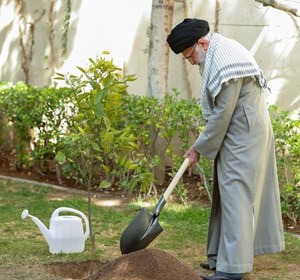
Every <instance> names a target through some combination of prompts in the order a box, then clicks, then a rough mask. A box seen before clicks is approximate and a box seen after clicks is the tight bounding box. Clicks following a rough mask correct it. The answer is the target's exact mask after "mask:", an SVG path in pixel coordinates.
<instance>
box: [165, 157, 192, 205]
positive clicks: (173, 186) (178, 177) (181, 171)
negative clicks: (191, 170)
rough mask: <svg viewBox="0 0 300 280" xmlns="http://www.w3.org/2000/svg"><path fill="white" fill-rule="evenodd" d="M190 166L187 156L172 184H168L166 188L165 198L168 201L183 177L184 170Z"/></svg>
mask: <svg viewBox="0 0 300 280" xmlns="http://www.w3.org/2000/svg"><path fill="white" fill-rule="evenodd" d="M188 166H189V159H188V158H186V159H185V160H184V161H183V163H182V164H181V166H180V168H179V170H178V171H177V173H176V174H175V176H174V177H173V179H172V181H171V183H170V185H169V186H168V188H167V189H166V190H165V192H164V194H163V196H164V199H165V200H166V201H167V200H168V198H169V196H170V194H171V193H172V191H173V190H174V188H175V187H176V185H177V183H178V182H179V180H180V179H181V177H182V175H183V173H184V171H185V170H186V169H187V167H188Z"/></svg>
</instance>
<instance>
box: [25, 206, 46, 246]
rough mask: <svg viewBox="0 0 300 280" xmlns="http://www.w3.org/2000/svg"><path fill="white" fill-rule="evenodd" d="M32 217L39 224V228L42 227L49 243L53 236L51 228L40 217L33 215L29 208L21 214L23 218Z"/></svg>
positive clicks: (41, 229)
mask: <svg viewBox="0 0 300 280" xmlns="http://www.w3.org/2000/svg"><path fill="white" fill-rule="evenodd" d="M27 217H29V218H31V220H32V221H34V222H35V223H36V225H37V226H38V228H39V229H40V231H41V232H42V234H43V236H44V237H45V239H46V240H47V242H48V243H49V240H50V238H51V234H50V231H49V229H48V228H47V227H46V226H45V225H44V224H43V223H42V222H41V221H40V219H38V218H37V217H34V216H32V215H30V214H29V212H28V210H27V209H25V210H24V211H23V212H22V214H21V218H22V219H25V218H27Z"/></svg>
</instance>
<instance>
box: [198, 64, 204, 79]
mask: <svg viewBox="0 0 300 280" xmlns="http://www.w3.org/2000/svg"><path fill="white" fill-rule="evenodd" d="M198 65H199V73H200V76H201V77H202V76H203V72H204V65H205V63H199V64H198Z"/></svg>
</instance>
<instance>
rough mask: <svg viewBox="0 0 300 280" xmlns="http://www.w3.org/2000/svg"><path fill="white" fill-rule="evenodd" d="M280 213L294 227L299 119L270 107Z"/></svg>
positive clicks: (299, 201) (298, 198)
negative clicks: (279, 192) (279, 191)
mask: <svg viewBox="0 0 300 280" xmlns="http://www.w3.org/2000/svg"><path fill="white" fill-rule="evenodd" d="M270 112H271V117H272V118H271V119H272V123H273V128H274V134H275V141H276V156H277V167H278V175H279V183H280V190H281V200H282V201H281V205H282V212H283V214H284V215H286V216H287V217H288V218H289V219H290V220H291V221H292V222H293V224H294V225H296V224H297V221H298V219H299V217H300V118H299V116H300V115H299V112H298V114H297V113H296V114H295V113H294V112H288V111H283V110H282V109H280V108H279V107H278V106H271V107H270Z"/></svg>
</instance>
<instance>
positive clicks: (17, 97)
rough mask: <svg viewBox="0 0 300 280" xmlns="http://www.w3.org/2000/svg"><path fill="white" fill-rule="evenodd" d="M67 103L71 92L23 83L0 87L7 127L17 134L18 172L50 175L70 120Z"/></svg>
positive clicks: (6, 84)
mask: <svg viewBox="0 0 300 280" xmlns="http://www.w3.org/2000/svg"><path fill="white" fill-rule="evenodd" d="M68 102H70V100H69V93H68V91H64V90H57V89H55V88H47V87H44V88H39V87H33V86H30V85H26V84H25V83H24V82H18V83H16V84H15V85H14V84H12V83H4V82H3V83H2V84H1V86H0V110H2V115H3V117H5V119H6V120H7V122H6V124H5V125H6V127H7V126H10V127H11V128H10V129H11V130H14V134H13V135H14V137H13V139H12V141H14V142H15V144H14V145H15V148H16V157H17V159H16V162H15V166H14V168H15V169H17V168H19V169H22V167H24V166H25V167H30V166H34V167H35V168H38V169H39V171H40V172H43V171H44V169H46V170H45V171H47V169H48V164H49V160H53V159H54V157H55V154H56V146H57V143H59V138H60V135H61V129H62V128H63V126H64V125H66V122H67V120H68V113H67V107H66V104H68Z"/></svg>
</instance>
